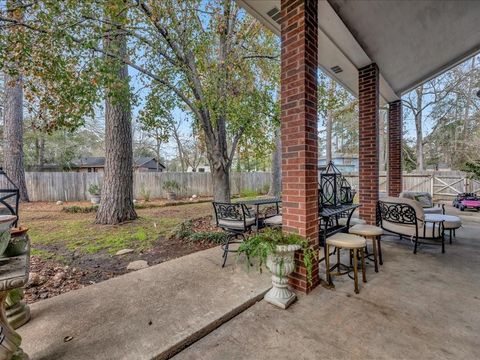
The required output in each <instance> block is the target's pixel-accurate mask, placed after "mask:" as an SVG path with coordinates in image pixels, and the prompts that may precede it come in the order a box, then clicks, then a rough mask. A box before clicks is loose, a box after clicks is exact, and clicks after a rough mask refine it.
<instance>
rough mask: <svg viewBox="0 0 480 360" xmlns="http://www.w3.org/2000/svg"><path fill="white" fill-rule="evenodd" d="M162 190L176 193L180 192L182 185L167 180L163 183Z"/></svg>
mask: <svg viewBox="0 0 480 360" xmlns="http://www.w3.org/2000/svg"><path fill="white" fill-rule="evenodd" d="M162 188H163V190H165V191H167V192H175V191H178V190H180V185H179V184H178V183H177V182H176V181H175V180H167V181H165V182H164V183H163V186H162Z"/></svg>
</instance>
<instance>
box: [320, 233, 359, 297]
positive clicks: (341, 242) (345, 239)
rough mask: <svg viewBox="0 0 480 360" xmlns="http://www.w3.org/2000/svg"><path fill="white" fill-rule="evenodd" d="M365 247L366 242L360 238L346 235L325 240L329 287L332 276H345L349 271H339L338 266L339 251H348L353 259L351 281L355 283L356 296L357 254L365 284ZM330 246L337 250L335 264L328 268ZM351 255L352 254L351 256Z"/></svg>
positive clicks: (338, 235)
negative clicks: (333, 271)
mask: <svg viewBox="0 0 480 360" xmlns="http://www.w3.org/2000/svg"><path fill="white" fill-rule="evenodd" d="M366 245H367V241H366V240H365V239H364V238H362V237H361V236H357V235H353V234H346V233H337V234H335V235H333V236H331V237H329V238H327V241H326V244H325V246H326V247H327V248H326V250H327V257H326V258H325V266H326V268H327V270H326V271H327V281H328V283H329V284H330V285H333V283H332V276H339V275H346V274H348V273H349V272H350V271H351V267H347V269H348V270H347V271H343V272H342V271H341V269H340V266H341V265H342V264H341V263H340V249H348V250H350V256H352V257H353V274H354V276H353V280H354V282H355V293H356V294H358V293H359V290H358V264H357V263H358V257H357V252H359V253H360V258H361V260H362V280H363V282H367V276H366V274H365V256H364V255H365V253H364V248H365V246H366ZM330 246H334V247H335V248H336V250H337V263H336V264H335V265H334V266H332V268H330ZM352 253H353V254H352ZM334 269H337V271H336V272H335V273H332V270H334Z"/></svg>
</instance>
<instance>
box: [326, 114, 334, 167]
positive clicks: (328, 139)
mask: <svg viewBox="0 0 480 360" xmlns="http://www.w3.org/2000/svg"><path fill="white" fill-rule="evenodd" d="M332 125H333V119H332V111H331V110H328V111H327V119H326V124H325V131H326V133H327V134H326V137H325V147H326V154H325V155H326V160H327V164H328V163H329V162H330V161H332Z"/></svg>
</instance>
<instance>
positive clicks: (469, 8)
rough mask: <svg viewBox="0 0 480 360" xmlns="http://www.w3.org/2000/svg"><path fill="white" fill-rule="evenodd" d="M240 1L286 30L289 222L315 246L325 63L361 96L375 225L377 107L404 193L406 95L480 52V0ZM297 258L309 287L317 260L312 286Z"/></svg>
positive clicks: (300, 282)
mask: <svg viewBox="0 0 480 360" xmlns="http://www.w3.org/2000/svg"><path fill="white" fill-rule="evenodd" d="M238 2H239V4H240V5H241V6H243V7H244V8H245V9H246V10H247V11H248V12H249V13H250V14H251V15H253V16H254V17H256V18H257V19H258V20H259V21H260V22H262V23H263V24H264V25H265V26H267V27H268V28H269V29H271V30H272V31H273V32H275V33H276V34H278V35H279V36H280V37H281V44H282V45H281V46H282V51H281V125H282V201H283V229H284V230H285V231H287V232H293V233H298V234H300V235H301V236H303V237H306V238H307V239H309V241H310V242H311V244H312V245H314V246H316V247H318V246H319V242H318V239H319V230H320V229H319V219H318V213H319V211H318V210H319V209H318V172H317V164H318V142H317V138H318V137H317V129H318V124H317V104H318V97H317V71H318V68H319V67H320V68H321V69H322V70H323V71H325V72H326V73H327V74H329V75H330V76H331V77H332V78H334V79H335V80H337V81H338V82H340V83H341V84H343V85H344V86H345V87H346V88H347V89H348V90H349V91H350V92H352V93H353V94H354V95H355V96H357V97H358V100H359V189H358V190H359V203H360V205H361V207H360V218H362V219H363V220H365V221H366V222H367V223H368V224H375V222H376V207H377V201H378V199H379V181H378V176H379V155H378V154H379V108H380V106H381V105H382V106H383V105H388V108H389V111H388V165H387V166H388V195H389V196H395V197H396V196H398V195H399V194H400V192H401V191H402V127H403V124H402V104H401V96H402V94H404V93H405V92H407V91H409V90H412V89H414V88H415V87H417V86H418V85H420V84H422V83H424V82H425V81H427V80H429V79H431V78H433V77H435V76H437V75H439V74H440V73H442V72H444V71H446V70H448V69H450V68H451V67H453V66H454V65H456V64H458V63H460V62H462V61H464V60H465V59H467V58H469V57H470V56H473V55H474V54H476V53H477V52H478V51H479V50H480V29H479V28H478V16H479V15H480V3H479V2H472V1H443V2H438V1H416V2H410V1H346V0H328V1H323V0H322V1H314V0H281V1H280V0H238ZM472 96H474V94H472ZM297 260H298V259H297ZM298 265H299V266H298V267H297V271H296V272H295V273H294V274H293V275H292V276H291V279H290V284H291V285H292V286H293V287H295V288H296V289H297V290H300V291H302V292H306V293H308V292H310V291H311V290H312V289H313V288H314V287H315V286H317V285H318V284H319V283H320V278H319V271H318V267H317V268H315V269H314V276H313V279H314V281H313V284H308V282H307V281H306V276H305V269H303V268H302V267H301V264H300V262H298Z"/></svg>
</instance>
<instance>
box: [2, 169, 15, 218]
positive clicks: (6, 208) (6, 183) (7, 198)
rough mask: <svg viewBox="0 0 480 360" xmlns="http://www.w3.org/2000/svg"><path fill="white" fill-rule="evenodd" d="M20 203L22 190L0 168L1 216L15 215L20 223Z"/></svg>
mask: <svg viewBox="0 0 480 360" xmlns="http://www.w3.org/2000/svg"><path fill="white" fill-rule="evenodd" d="M19 201H20V190H19V189H18V187H17V186H16V185H15V184H14V183H13V181H12V180H11V179H10V178H9V177H8V176H7V174H6V173H5V171H3V169H2V168H1V167H0V215H15V216H17V220H16V221H15V222H14V223H13V226H17V223H18V203H19Z"/></svg>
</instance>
